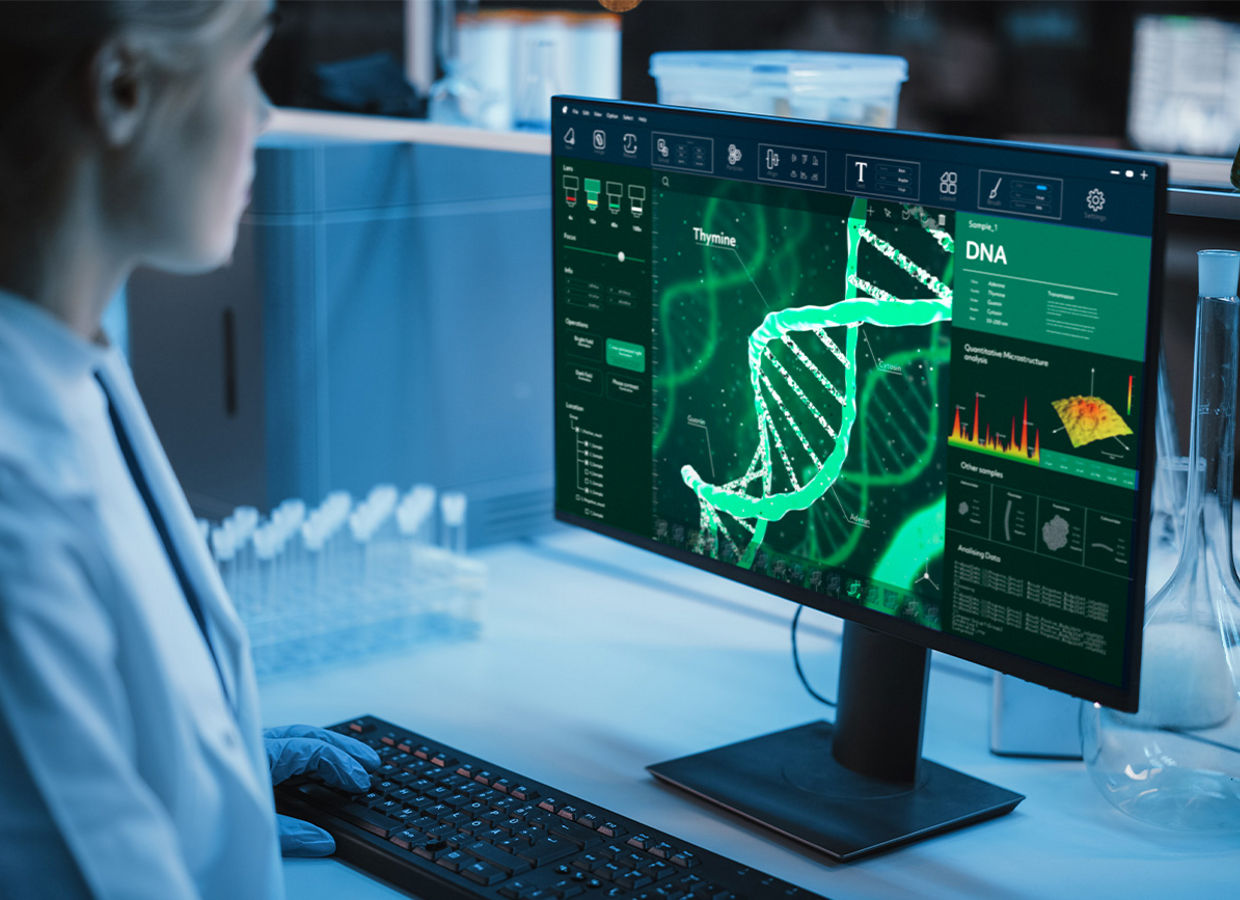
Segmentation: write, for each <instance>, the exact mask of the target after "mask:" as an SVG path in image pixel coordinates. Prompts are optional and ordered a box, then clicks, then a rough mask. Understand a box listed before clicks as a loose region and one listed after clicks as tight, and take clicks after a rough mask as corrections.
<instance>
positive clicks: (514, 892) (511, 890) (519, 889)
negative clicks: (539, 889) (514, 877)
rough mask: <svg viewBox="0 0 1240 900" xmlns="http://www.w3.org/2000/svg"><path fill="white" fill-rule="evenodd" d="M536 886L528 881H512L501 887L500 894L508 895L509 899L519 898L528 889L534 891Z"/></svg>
mask: <svg viewBox="0 0 1240 900" xmlns="http://www.w3.org/2000/svg"><path fill="white" fill-rule="evenodd" d="M533 889H534V886H533V885H532V884H530V883H529V882H527V881H510V882H508V883H507V884H506V885H504V886H503V887H502V888H500V889H499V893H500V896H502V897H507V898H508V900H517V898H518V897H520V896H521V895H522V894H523V893H525V892H526V891H532V890H533Z"/></svg>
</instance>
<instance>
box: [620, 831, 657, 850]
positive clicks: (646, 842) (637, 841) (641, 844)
mask: <svg viewBox="0 0 1240 900" xmlns="http://www.w3.org/2000/svg"><path fill="white" fill-rule="evenodd" d="M625 843H626V844H628V845H629V846H630V847H636V848H637V849H638V850H645V849H646V848H647V847H649V846H650V845H651V844H655V843H658V842H657V841H655V840H654V838H652V837H651V836H650V835H648V834H635V835H633V836H632V837H631V838H629V839H628V840H627V841H625Z"/></svg>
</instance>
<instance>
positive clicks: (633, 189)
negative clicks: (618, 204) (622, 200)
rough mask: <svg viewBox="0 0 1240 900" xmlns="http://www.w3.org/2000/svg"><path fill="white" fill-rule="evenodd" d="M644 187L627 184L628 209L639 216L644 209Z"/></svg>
mask: <svg viewBox="0 0 1240 900" xmlns="http://www.w3.org/2000/svg"><path fill="white" fill-rule="evenodd" d="M645 205H646V188H645V186H644V185H640V184H630V185H629V211H630V212H632V213H633V215H635V216H640V215H641V214H642V213H643V212H644V211H645Z"/></svg>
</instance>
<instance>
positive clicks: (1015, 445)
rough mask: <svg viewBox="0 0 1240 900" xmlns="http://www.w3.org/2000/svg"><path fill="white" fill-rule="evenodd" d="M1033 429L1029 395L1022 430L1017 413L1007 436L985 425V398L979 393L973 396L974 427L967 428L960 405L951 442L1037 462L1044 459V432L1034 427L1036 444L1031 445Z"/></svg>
mask: <svg viewBox="0 0 1240 900" xmlns="http://www.w3.org/2000/svg"><path fill="white" fill-rule="evenodd" d="M1030 428H1031V426H1030V424H1029V399H1028V398H1027V397H1026V398H1025V403H1024V407H1023V408H1022V410H1021V414H1020V425H1019V430H1018V426H1017V421H1016V418H1015V416H1013V417H1012V420H1011V425H1010V427H1009V428H1008V431H1007V434H1006V436H1005V435H1003V434H1001V433H1000V432H998V431H992V429H991V427H990V424H989V423H987V424H986V425H984V426H983V424H982V418H981V398H980V397H979V396H977V395H975V396H974V397H973V427H972V429H970V430H968V431H966V430H965V428H964V427H963V426H962V425H961V423H960V408H959V407H957V408H956V418H955V421H954V422H953V423H952V432H951V434H950V435H948V438H947V442H948V443H949V444H953V445H955V446H957V447H967V448H968V449H970V450H978V451H981V452H982V453H993V454H995V455H996V456H1002V457H1004V458H1006V459H1015V460H1018V461H1020V462H1026V463H1033V464H1034V465H1036V464H1038V463H1039V462H1041V460H1042V448H1041V433H1040V432H1039V431H1038V429H1037V427H1033V429H1032V430H1033V444H1032V445H1030V443H1029V431H1030Z"/></svg>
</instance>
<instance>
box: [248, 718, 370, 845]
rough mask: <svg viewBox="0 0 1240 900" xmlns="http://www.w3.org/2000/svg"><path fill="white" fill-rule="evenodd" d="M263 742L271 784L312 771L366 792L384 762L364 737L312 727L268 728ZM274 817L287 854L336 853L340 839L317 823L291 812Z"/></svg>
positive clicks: (333, 783)
mask: <svg viewBox="0 0 1240 900" xmlns="http://www.w3.org/2000/svg"><path fill="white" fill-rule="evenodd" d="M263 743H264V744H266V746H267V765H268V766H269V767H270V768H271V783H272V784H273V785H275V784H279V783H280V782H281V781H284V780H285V779H287V778H292V777H293V776H294V775H301V774H310V775H316V776H318V777H319V778H321V779H322V780H323V782H324V783H325V784H328V785H330V786H331V787H337V788H341V789H343V790H346V791H358V792H361V791H368V790H370V773H371V772H373V771H374V770H375V769H377V768H379V765H380V762H379V754H377V753H375V751H374V750H372V749H370V747H368V746H366V745H365V744H363V743H362V742H361V741H355V740H354V739H353V738H351V737H346V736H345V735H343V734H337V733H336V732H334V731H328V730H327V729H325V728H315V727H314V726H312V725H284V726H282V727H280V728H268V729H266V730H265V731H264V732H263ZM276 819H277V825H278V826H279V830H280V852H281V853H282V854H283V855H285V856H330V855H331V854H332V853H334V852H335V851H336V841H335V840H334V839H333V838H332V836H331V835H330V834H328V833H327V832H326V831H324V830H323V829H322V828H319V827H318V826H317V825H311V824H310V823H309V822H303V821H302V820H301V819H294V818H291V817H289V816H277V817H276Z"/></svg>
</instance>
